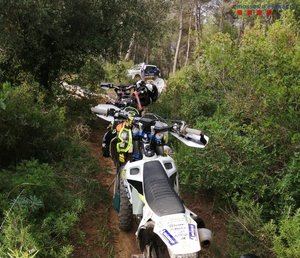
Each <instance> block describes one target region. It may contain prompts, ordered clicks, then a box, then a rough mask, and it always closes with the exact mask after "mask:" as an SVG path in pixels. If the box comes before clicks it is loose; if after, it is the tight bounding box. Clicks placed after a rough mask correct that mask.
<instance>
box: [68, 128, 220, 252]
mask: <svg viewBox="0 0 300 258" xmlns="http://www.w3.org/2000/svg"><path fill="white" fill-rule="evenodd" d="M101 131H102V130H101ZM101 137H102V134H100V133H93V134H92V136H91V141H90V143H89V145H90V149H91V153H92V155H93V156H94V157H96V158H97V159H98V160H99V166H100V167H101V170H102V171H101V173H99V174H98V175H97V176H96V179H97V180H98V181H99V182H100V183H101V185H102V186H104V187H105V188H106V189H109V195H110V200H109V204H108V205H107V204H106V205H105V204H103V203H101V204H99V206H98V207H97V208H96V209H95V210H92V211H87V212H86V213H85V214H84V215H83V216H82V217H81V220H80V223H79V228H80V230H81V231H82V232H84V236H85V237H84V240H83V243H80V244H79V245H76V246H75V251H74V254H73V256H72V257H75V258H81V257H91V258H94V257H99V258H100V257H101V258H106V257H111V258H113V257H114V258H130V257H131V255H132V254H138V253H140V251H139V249H138V246H137V242H136V238H135V230H136V226H135V227H134V228H133V230H132V231H131V232H128V233H125V232H122V231H120V230H119V228H118V223H119V221H118V215H117V213H116V212H115V210H114V209H113V207H112V205H111V203H112V195H113V185H112V184H113V179H114V175H113V173H114V171H115V168H114V164H113V162H112V161H111V159H107V158H103V157H102V153H101V148H100V142H101ZM182 197H183V200H184V201H185V204H186V205H187V207H189V208H190V209H191V210H192V211H194V212H195V213H196V214H198V215H199V216H200V217H201V218H203V220H204V222H205V223H206V226H207V228H209V229H211V230H212V231H213V235H214V243H213V245H212V247H211V249H210V250H209V251H204V252H202V255H201V257H210V258H213V257H216V258H223V257H225V256H224V253H225V250H226V224H225V221H226V218H225V217H224V215H222V214H220V213H216V212H215V211H214V206H213V200H209V199H207V196H204V194H201V193H197V194H193V195H191V194H187V193H184V194H183V195H182ZM105 227H107V229H105ZM108 238H109V239H108ZM109 246H110V247H111V248H109ZM108 250H110V251H108Z"/></svg>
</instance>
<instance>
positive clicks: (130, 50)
mask: <svg viewBox="0 0 300 258" xmlns="http://www.w3.org/2000/svg"><path fill="white" fill-rule="evenodd" d="M134 40H135V32H134V33H133V34H132V37H131V39H130V43H129V47H128V50H127V52H126V55H125V59H124V60H125V61H128V60H129V58H130V55H131V53H132V50H133V47H134Z"/></svg>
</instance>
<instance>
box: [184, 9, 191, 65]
mask: <svg viewBox="0 0 300 258" xmlns="http://www.w3.org/2000/svg"><path fill="white" fill-rule="evenodd" d="M191 26H192V14H190V20H189V32H188V39H187V47H186V55H185V63H184V66H187V65H188V62H189V54H190V41H191Z"/></svg>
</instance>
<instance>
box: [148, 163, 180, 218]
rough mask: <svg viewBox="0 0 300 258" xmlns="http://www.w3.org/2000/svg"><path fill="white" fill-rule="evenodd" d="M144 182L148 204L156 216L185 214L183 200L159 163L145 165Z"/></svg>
mask: <svg viewBox="0 0 300 258" xmlns="http://www.w3.org/2000/svg"><path fill="white" fill-rule="evenodd" d="M143 181H144V194H145V199H146V202H147V203H148V205H149V207H150V208H151V209H152V210H153V211H154V212H155V214H156V215H158V216H166V215H171V214H177V213H184V212H185V209H184V206H183V203H182V201H181V199H180V198H179V196H178V194H177V193H176V192H175V190H174V188H173V186H172V185H171V183H170V179H169V178H168V176H167V174H166V172H165V170H164V168H163V166H162V164H161V163H160V162H159V161H157V160H155V161H149V162H146V163H145V164H144V173H143Z"/></svg>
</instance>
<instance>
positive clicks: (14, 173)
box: [0, 84, 106, 258]
mask: <svg viewBox="0 0 300 258" xmlns="http://www.w3.org/2000/svg"><path fill="white" fill-rule="evenodd" d="M0 96H1V100H2V101H3V104H4V108H2V109H0V113H1V118H0V120H1V125H0V131H1V136H0V140H1V156H0V158H1V166H2V167H3V165H5V169H2V170H0V222H1V224H0V225H1V228H0V257H7V256H9V257H28V258H29V257H30V258H31V257H69V256H70V254H71V253H72V250H73V247H72V245H71V244H70V235H71V233H72V231H73V228H74V225H75V224H76V223H77V221H78V220H79V215H80V213H81V212H82V211H83V209H85V208H86V206H87V205H94V204H96V203H98V202H99V201H100V200H99V198H106V197H105V196H106V195H105V193H103V190H102V189H101V188H100V185H99V183H98V181H96V180H94V179H91V178H93V175H94V173H96V172H97V171H98V164H97V162H96V161H95V160H94V159H93V158H92V157H91V155H90V152H89V150H88V148H87V146H86V144H85V143H84V142H83V141H82V140H81V138H80V133H76V132H75V131H76V130H74V129H72V127H71V128H69V126H70V124H73V123H74V122H70V121H68V119H67V117H66V114H68V113H66V111H65V110H68V109H67V108H65V107H58V106H57V105H56V104H53V103H52V104H51V105H50V104H48V103H47V102H46V101H45V100H44V94H43V92H41V91H40V90H38V88H37V87H35V85H33V86H29V85H22V86H20V87H12V86H10V85H8V84H6V85H5V89H4V88H2V90H1V95H0ZM50 103H51V102H50ZM60 104H61V103H60ZM85 108H88V107H85ZM71 121H72V119H71ZM26 159H27V160H26ZM45 162H47V163H45ZM100 192H101V193H103V194H102V195H100Z"/></svg>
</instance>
